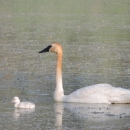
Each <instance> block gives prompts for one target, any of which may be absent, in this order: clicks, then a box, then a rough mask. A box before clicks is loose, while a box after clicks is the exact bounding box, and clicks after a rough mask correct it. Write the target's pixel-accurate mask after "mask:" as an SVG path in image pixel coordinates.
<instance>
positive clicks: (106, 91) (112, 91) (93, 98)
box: [39, 43, 130, 104]
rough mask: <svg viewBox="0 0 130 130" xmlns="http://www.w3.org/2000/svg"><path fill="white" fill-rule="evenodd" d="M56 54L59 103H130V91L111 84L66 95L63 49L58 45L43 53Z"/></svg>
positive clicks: (55, 96)
mask: <svg viewBox="0 0 130 130" xmlns="http://www.w3.org/2000/svg"><path fill="white" fill-rule="evenodd" d="M49 51H50V52H55V53H56V54H57V66H56V89H55V92H54V100H55V101H59V102H78V103H108V104H111V103H130V90H128V89H124V88H116V87H113V86H111V85H109V84H96V85H92V86H87V87H84V88H81V89H78V90H76V91H75V92H73V93H71V94H69V95H64V90H63V85H62V55H63V53H62V47H61V45H60V44H58V43H53V44H52V45H49V46H48V47H47V48H45V49H44V50H42V51H40V52H39V53H43V52H49Z"/></svg>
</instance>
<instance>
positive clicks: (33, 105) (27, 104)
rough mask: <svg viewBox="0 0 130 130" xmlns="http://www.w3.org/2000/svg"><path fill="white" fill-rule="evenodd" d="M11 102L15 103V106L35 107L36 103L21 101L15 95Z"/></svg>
mask: <svg viewBox="0 0 130 130" xmlns="http://www.w3.org/2000/svg"><path fill="white" fill-rule="evenodd" d="M11 103H14V107H15V108H28V109H30V108H35V104H33V103H31V102H20V99H19V98H18V97H14V98H13V100H12V101H11Z"/></svg>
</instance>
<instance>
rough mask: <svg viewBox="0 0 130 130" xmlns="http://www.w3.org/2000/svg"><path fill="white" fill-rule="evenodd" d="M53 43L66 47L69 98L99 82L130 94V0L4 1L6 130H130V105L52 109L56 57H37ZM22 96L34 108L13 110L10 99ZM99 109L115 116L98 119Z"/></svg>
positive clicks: (0, 16) (0, 73) (0, 55)
mask: <svg viewBox="0 0 130 130" xmlns="http://www.w3.org/2000/svg"><path fill="white" fill-rule="evenodd" d="M54 41H56V42H59V43H60V44H61V45H62V46H63V50H64V56H63V84H64V89H65V94H69V93H71V92H73V91H74V90H76V89H78V88H81V87H84V86H87V85H92V84H97V83H109V84H111V85H113V86H117V87H124V88H128V89H130V85H129V84H130V67H129V66H130V2H129V0H123V1H122V0H114V1H113V0H109V1H107V0H93V1H89V0H75V1H65V0H55V1H54V0H49V1H47V0H45V1H42V0H37V1H35V0H20V1H17V0H6V1H0V48H1V49H0V104H1V107H0V116H1V120H0V128H1V129H12V130H13V129H16V130H17V129H18V130H19V129H28V130H29V129H31V130H32V129H34V130H35V129H39V130H40V129H45V130H46V129H61V127H58V128H57V127H55V124H59V125H62V128H63V129H65V130H66V129H67V130H69V129H71V130H73V129H74V130H75V129H83V130H84V129H87V130H97V129H100V130H101V129H105V130H109V129H115V130H117V129H118V130H120V129H129V128H130V125H129V119H130V118H129V116H130V114H129V110H128V109H129V107H130V105H121V106H120V105H115V106H112V105H108V106H106V105H105V106H104V105H101V104H100V105H101V106H96V105H94V106H91V105H89V104H84V105H82V106H81V107H82V108H83V109H85V110H86V111H87V112H86V111H85V115H84V114H83V113H82V109H81V107H79V106H80V104H78V105H75V104H73V103H72V104H70V105H68V104H67V105H65V104H61V106H60V107H54V106H56V103H54V101H53V99H52V97H53V91H54V89H55V64H56V61H55V59H56V56H55V55H54V54H50V53H47V54H38V52H39V51H40V50H42V49H43V48H44V47H46V46H47V45H49V44H51V43H52V42H54ZM16 95H17V96H19V97H20V99H21V100H22V101H25V100H26V101H31V102H34V103H35V104H36V109H35V110H34V111H24V110H23V111H22V110H21V111H20V110H19V111H18V110H15V109H14V108H13V106H12V105H11V103H10V101H11V99H12V98H13V97H14V96H16ZM71 105H72V106H71ZM73 107H74V108H75V109H78V110H79V111H78V113H82V114H81V115H80V117H79V115H78V114H77V111H75V109H73V110H72V109H71V108H73ZM100 107H102V108H106V109H107V108H109V109H110V110H113V109H115V111H108V112H106V113H104V114H101V112H104V111H105V110H106V109H105V110H104V109H102V111H101V112H100V115H99V113H98V114H97V116H96V117H95V113H94V111H96V112H98V110H99V109H100ZM89 108H91V109H92V110H93V108H95V109H94V111H88V110H89ZM116 109H120V110H121V111H120V112H119V113H116ZM61 110H62V111H61ZM83 112H84V111H83ZM124 112H125V114H124V115H123V113H124ZM56 113H60V114H56ZM90 113H91V114H90ZM109 113H111V114H113V115H115V116H110V115H109ZM59 115H61V116H60V118H59V117H58V116H59ZM102 115H103V116H102ZM88 116H90V117H91V119H89V118H88ZM61 117H62V118H61ZM120 117H121V118H120ZM111 118H112V119H111ZM95 119H96V120H95ZM98 119H100V120H101V119H102V120H104V121H102V120H101V121H99V120H98ZM57 120H59V123H57ZM61 120H62V121H61ZM111 120H112V121H111ZM61 122H62V123H61Z"/></svg>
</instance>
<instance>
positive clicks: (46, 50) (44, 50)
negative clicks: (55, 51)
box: [39, 45, 52, 53]
mask: <svg viewBox="0 0 130 130" xmlns="http://www.w3.org/2000/svg"><path fill="white" fill-rule="evenodd" d="M51 47H52V46H51V45H49V46H48V47H46V48H45V49H43V50H41V51H39V53H44V52H49V50H50V48H51Z"/></svg>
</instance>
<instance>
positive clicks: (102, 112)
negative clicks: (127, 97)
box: [54, 103, 130, 129]
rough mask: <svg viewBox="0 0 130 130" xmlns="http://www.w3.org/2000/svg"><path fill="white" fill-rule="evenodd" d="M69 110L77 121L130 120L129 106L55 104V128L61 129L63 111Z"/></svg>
mask: <svg viewBox="0 0 130 130" xmlns="http://www.w3.org/2000/svg"><path fill="white" fill-rule="evenodd" d="M64 110H65V111H66V110H69V111H70V112H71V113H73V114H74V115H75V116H76V117H77V118H79V119H86V120H87V121H88V120H89V121H91V122H99V123H100V122H102V121H106V122H108V121H116V120H119V119H120V118H130V104H116V105H114V104H113V105H109V104H78V103H55V104H54V111H55V115H56V119H55V126H56V127H57V128H59V129H61V128H62V118H64V117H63V111H64Z"/></svg>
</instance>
